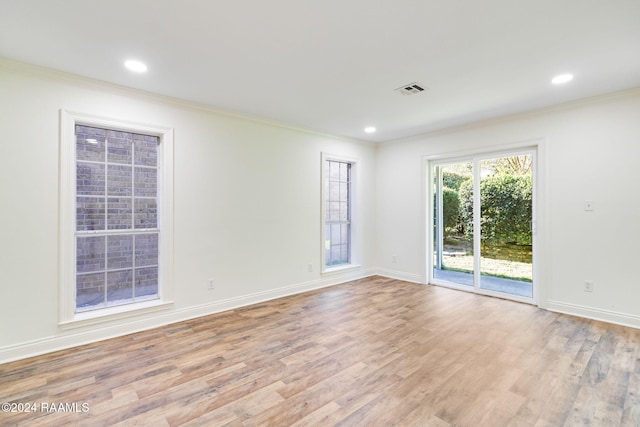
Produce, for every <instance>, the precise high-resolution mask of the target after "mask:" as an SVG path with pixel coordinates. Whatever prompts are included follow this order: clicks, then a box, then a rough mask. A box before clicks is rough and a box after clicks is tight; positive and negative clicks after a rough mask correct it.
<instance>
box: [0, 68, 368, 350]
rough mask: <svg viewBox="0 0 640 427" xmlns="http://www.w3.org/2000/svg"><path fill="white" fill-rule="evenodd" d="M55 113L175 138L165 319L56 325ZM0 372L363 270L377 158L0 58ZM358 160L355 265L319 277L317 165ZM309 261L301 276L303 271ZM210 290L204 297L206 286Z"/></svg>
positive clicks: (344, 143) (330, 141)
mask: <svg viewBox="0 0 640 427" xmlns="http://www.w3.org/2000/svg"><path fill="white" fill-rule="evenodd" d="M61 109H64V110H70V111H75V112H82V113H89V114H94V115H99V116H106V117H110V118H114V119H123V120H127V121H135V122H142V123H149V124H154V125H160V126H170V127H173V128H174V132H175V133H174V144H175V150H174V159H175V160H174V179H175V181H174V184H175V193H174V201H175V203H174V223H175V224H174V269H175V276H174V279H175V280H174V301H175V304H174V306H173V308H172V309H170V310H169V311H167V312H163V313H160V314H158V313H155V314H149V315H146V316H143V317H142V318H138V319H129V320H126V321H119V322H112V323H108V324H106V325H101V326H100V327H96V326H94V327H84V328H80V329H74V330H70V331H62V330H61V329H59V327H58V220H59V216H58V198H59V191H58V190H59V188H58V185H59V184H58V176H59V112H60V110H61ZM0 129H2V137H1V140H0V200H1V201H2V208H1V209H0V362H2V361H3V360H4V361H6V360H11V359H15V358H21V357H26V356H28V355H31V354H36V353H42V352H46V351H51V350H53V349H57V348H63V347H68V346H72V345H77V344H80V343H84V342H88V341H92V340H97V339H101V338H105V337H110V336H115V335H120V334H124V333H129V332H132V331H135V330H140V329H144V328H149V327H153V326H158V325H161V324H164V323H167V322H173V321H177V320H181V319H184V318H189V317H194V316H198V315H203V314H207V313H212V312H215V311H220V310H223V309H227V308H230V307H234V306H239V305H244V304H248V303H251V302H255V301H260V300H264V299H268V298H274V297H278V296H282V295H286V294H290V293H294V292H301V291H304V290H307V289H312V288H315V287H320V286H326V285H330V284H333V283H338V282H340V281H344V280H348V279H350V278H356V277H363V276H366V275H369V274H371V273H372V272H373V268H374V266H375V265H374V255H375V239H376V237H375V215H374V210H375V194H376V193H375V182H376V180H375V176H376V175H375V173H376V172H375V167H376V148H375V147H374V146H373V145H368V144H366V143H363V142H358V141H349V140H342V139H338V138H332V137H328V136H323V135H319V134H314V133H311V132H305V131H301V130H296V129H292V128H287V127H283V126H278V125H275V124H271V123H267V122H263V121H255V120H249V119H246V118H241V117H234V116H231V115H226V114H221V113H218V112H215V111H213V110H209V109H206V108H202V107H198V106H196V105H190V104H187V103H180V102H177V101H173V100H169V99H167V98H161V97H156V96H151V95H146V94H142V93H140V92H135V91H130V90H127V89H124V88H119V87H115V86H111V85H107V84H102V83H99V82H94V81H90V80H87V79H82V78H78V77H74V76H70V75H66V74H63V73H57V72H53V71H50V70H44V69H40V68H37V67H31V66H28V65H24V64H20V63H16V62H12V61H8V60H2V59H0ZM323 151H327V152H330V153H333V154H339V155H344V156H348V157H353V158H357V159H359V163H358V173H359V177H358V178H359V180H358V183H359V186H358V188H357V190H358V192H357V195H356V197H357V203H358V204H359V207H360V212H362V213H363V215H361V218H360V219H361V220H360V222H359V228H358V231H359V233H358V235H359V236H360V239H361V240H360V242H359V243H360V247H361V249H362V250H361V251H360V257H359V261H360V263H361V265H362V267H361V268H360V269H358V270H355V271H351V272H350V273H345V274H342V275H333V276H329V277H327V276H325V277H322V276H321V275H320V274H319V271H320V264H319V263H320V255H321V253H320V250H321V243H320V242H321V236H320V226H321V224H320V213H321V211H320V209H321V208H320V188H321V187H320V158H321V157H320V156H321V152H323ZM308 264H312V265H313V272H308V270H307V265H308ZM209 278H213V279H214V280H215V285H216V289H215V290H214V291H209V290H207V289H206V284H207V279H209Z"/></svg>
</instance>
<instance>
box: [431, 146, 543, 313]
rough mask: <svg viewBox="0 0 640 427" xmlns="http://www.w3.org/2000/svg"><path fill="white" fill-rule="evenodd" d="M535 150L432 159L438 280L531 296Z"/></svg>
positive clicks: (435, 278)
mask: <svg viewBox="0 0 640 427" xmlns="http://www.w3.org/2000/svg"><path fill="white" fill-rule="evenodd" d="M534 166H535V151H533V150H528V151H519V152H514V153H505V154H494V155H489V156H476V157H471V158H469V159H463V160H455V161H447V160H443V161H438V162H433V163H432V173H431V176H432V177H433V192H432V194H433V241H432V245H433V246H432V254H433V264H432V265H433V269H432V276H431V279H432V281H433V282H434V283H436V284H442V285H445V286H452V287H457V288H461V289H467V290H472V291H474V292H479V293H486V294H495V295H498V296H506V297H509V298H512V299H517V300H524V301H528V300H532V299H533V296H534V290H533V249H534V242H533V240H534V237H535V236H534V224H535V219H534V212H535V210H534V196H535V195H534V188H535V186H534V180H535V176H534V171H535V167H534Z"/></svg>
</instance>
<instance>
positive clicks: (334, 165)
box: [329, 161, 340, 181]
mask: <svg viewBox="0 0 640 427" xmlns="http://www.w3.org/2000/svg"><path fill="white" fill-rule="evenodd" d="M329 179H330V180H331V181H339V180H340V163H338V162H333V161H330V162H329Z"/></svg>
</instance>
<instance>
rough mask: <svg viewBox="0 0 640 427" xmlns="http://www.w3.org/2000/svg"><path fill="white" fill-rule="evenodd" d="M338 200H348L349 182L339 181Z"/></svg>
mask: <svg viewBox="0 0 640 427" xmlns="http://www.w3.org/2000/svg"><path fill="white" fill-rule="evenodd" d="M340 200H342V201H347V200H349V184H347V183H346V182H343V183H340Z"/></svg>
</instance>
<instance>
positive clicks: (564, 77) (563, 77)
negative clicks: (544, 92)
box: [551, 74, 573, 85]
mask: <svg viewBox="0 0 640 427" xmlns="http://www.w3.org/2000/svg"><path fill="white" fill-rule="evenodd" d="M571 80H573V74H559V75H557V76H555V77H554V78H553V79H551V83H553V84H554V85H561V84H564V83H568V82H570V81H571Z"/></svg>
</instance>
